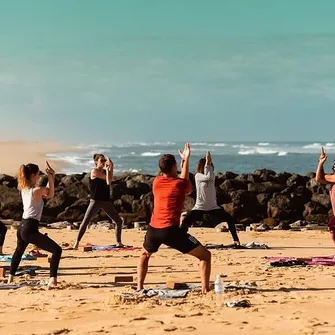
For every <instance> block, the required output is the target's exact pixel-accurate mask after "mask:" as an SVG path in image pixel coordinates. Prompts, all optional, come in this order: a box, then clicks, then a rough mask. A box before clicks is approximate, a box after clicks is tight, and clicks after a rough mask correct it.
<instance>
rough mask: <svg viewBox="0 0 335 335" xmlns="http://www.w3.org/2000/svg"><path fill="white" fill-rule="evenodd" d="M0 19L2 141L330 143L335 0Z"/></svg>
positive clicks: (186, 3)
mask: <svg viewBox="0 0 335 335" xmlns="http://www.w3.org/2000/svg"><path fill="white" fill-rule="evenodd" d="M0 8H1V10H0V120H1V121H0V140H7V139H24V140H31V139H34V140H35V139H38V140H52V141H63V142H67V143H71V144H72V143H73V144H75V143H87V144H89V143H97V142H105V143H109V142H110V143H112V142H113V141H179V140H189V141H323V140H324V141H328V140H331V139H332V137H331V135H330V134H331V133H332V131H333V125H332V120H333V119H334V117H333V115H334V109H335V65H334V64H335V24H334V17H335V1H333V0H319V1H315V0H281V1H272V0H206V1H205V0H169V1H158V0H141V1H138V0H127V1H125V0H118V1H116V0H95V1H91V0H58V1H53V0H30V1H28V0H26V1H24V0H21V1H20V0H11V1H7V0H0Z"/></svg>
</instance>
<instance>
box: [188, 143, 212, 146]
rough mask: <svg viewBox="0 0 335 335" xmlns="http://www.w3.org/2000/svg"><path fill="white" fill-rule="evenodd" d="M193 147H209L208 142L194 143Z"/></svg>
mask: <svg viewBox="0 0 335 335" xmlns="http://www.w3.org/2000/svg"><path fill="white" fill-rule="evenodd" d="M191 145H195V146H202V145H208V143H207V142H195V143H192V144H191Z"/></svg>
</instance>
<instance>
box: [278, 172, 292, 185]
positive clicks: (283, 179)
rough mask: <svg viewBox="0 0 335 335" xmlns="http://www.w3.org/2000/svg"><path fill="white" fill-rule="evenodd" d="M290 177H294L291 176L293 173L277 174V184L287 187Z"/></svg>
mask: <svg viewBox="0 0 335 335" xmlns="http://www.w3.org/2000/svg"><path fill="white" fill-rule="evenodd" d="M290 177H292V174H291V173H288V172H283V173H278V174H276V176H275V179H276V182H277V183H279V184H283V185H286V183H287V180H288V179H289V178H290Z"/></svg>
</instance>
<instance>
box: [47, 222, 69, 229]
mask: <svg viewBox="0 0 335 335" xmlns="http://www.w3.org/2000/svg"><path fill="white" fill-rule="evenodd" d="M47 226H48V228H52V229H66V228H67V226H71V224H70V223H69V222H67V221H61V222H54V223H50V224H48V225H47Z"/></svg>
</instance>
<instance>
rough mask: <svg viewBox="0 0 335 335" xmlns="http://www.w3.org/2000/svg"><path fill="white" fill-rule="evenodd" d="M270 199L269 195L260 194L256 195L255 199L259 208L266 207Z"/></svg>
mask: <svg viewBox="0 0 335 335" xmlns="http://www.w3.org/2000/svg"><path fill="white" fill-rule="evenodd" d="M271 198H272V195H271V194H270V193H260V194H257V195H256V199H257V201H258V203H259V204H260V205H261V206H267V204H268V202H269V200H270V199H271Z"/></svg>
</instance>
